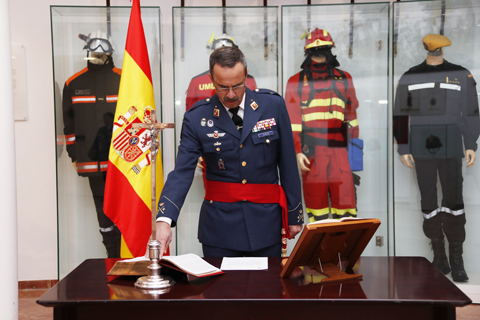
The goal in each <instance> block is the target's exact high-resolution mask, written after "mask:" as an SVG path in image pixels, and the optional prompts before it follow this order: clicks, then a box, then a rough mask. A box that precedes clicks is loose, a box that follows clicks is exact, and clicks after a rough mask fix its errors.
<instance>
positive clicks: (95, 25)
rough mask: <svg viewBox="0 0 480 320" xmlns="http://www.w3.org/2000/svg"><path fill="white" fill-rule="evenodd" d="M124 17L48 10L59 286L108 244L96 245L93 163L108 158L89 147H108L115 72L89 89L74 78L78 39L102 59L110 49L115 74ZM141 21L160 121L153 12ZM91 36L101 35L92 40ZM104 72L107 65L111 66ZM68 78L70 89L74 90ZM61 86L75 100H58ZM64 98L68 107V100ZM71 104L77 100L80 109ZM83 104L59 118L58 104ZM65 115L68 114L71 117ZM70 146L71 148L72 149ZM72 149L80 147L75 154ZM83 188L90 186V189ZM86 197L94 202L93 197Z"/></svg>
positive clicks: (156, 16) (99, 202)
mask: <svg viewBox="0 0 480 320" xmlns="http://www.w3.org/2000/svg"><path fill="white" fill-rule="evenodd" d="M129 17H130V8H129V7H128V8H127V7H125V8H119V7H109V8H106V7H59V6H52V7H51V22H52V46H53V48H52V51H53V65H54V79H55V126H56V133H57V201H58V237H59V240H58V242H59V244H58V251H59V252H58V255H59V277H60V278H63V277H64V276H65V275H66V274H67V273H69V272H70V271H71V270H72V269H73V268H75V267H76V266H77V265H78V264H79V263H80V262H82V261H83V260H85V259H87V258H104V257H106V246H104V245H103V244H102V241H106V242H107V241H108V237H106V238H103V237H102V235H101V234H100V232H99V225H100V226H101V227H103V228H105V227H108V225H109V223H108V222H104V218H102V214H101V212H103V179H104V178H103V176H104V171H103V169H98V168H99V167H98V162H97V161H100V163H102V162H104V161H105V160H106V159H105V157H107V156H102V154H103V153H102V152H101V150H106V152H107V153H106V154H107V155H108V148H109V145H108V146H106V147H104V148H103V149H102V148H99V149H94V148H92V147H93V143H94V141H95V138H96V137H97V136H98V137H103V140H105V141H108V142H107V143H108V144H109V141H110V140H109V137H107V136H108V134H107V133H108V132H109V130H108V124H107V123H110V125H111V123H112V121H113V116H111V115H110V116H109V113H114V112H115V105H116V102H115V101H114V100H113V102H111V101H110V100H111V99H110V98H111V97H110V96H115V95H116V94H117V93H118V84H119V80H120V77H119V75H118V72H115V71H113V70H112V69H111V68H110V69H109V70H107V69H108V68H106V67H105V66H98V68H99V69H101V70H102V71H101V72H102V75H101V76H98V77H97V78H96V79H97V82H93V81H91V79H89V80H88V81H84V80H85V78H83V77H81V74H80V73H79V72H80V71H81V70H83V69H84V68H86V67H87V60H86V57H87V51H86V50H83V48H84V46H85V44H86V43H85V41H83V40H81V39H79V34H83V35H86V36H89V37H90V38H91V40H92V41H91V42H90V44H91V49H92V50H97V51H98V50H100V49H101V48H103V51H108V49H107V47H108V45H109V44H112V45H113V46H114V49H115V51H114V52H113V54H112V57H113V63H114V65H115V67H116V68H120V69H121V68H122V64H123V54H124V48H125V41H126V36H127V28H128V21H129ZM142 20H143V25H144V29H145V36H146V39H147V47H148V51H149V57H150V65H151V68H152V78H153V79H152V80H153V87H154V92H155V99H156V100H155V102H156V107H157V110H158V111H157V114H161V104H160V50H159V42H160V39H159V37H160V36H159V30H160V10H159V8H142ZM107 21H110V30H111V31H110V32H111V33H110V34H111V38H109V37H108V36H106V34H107V32H108V30H107V29H108V27H107ZM97 30H100V31H101V32H97ZM95 38H99V39H105V38H107V40H109V41H101V40H94V39H95ZM99 45H101V47H100V46H99ZM108 65H111V63H109V64H107V66H108ZM103 70H105V71H103ZM74 75H76V77H74ZM74 78H75V81H77V82H74V80H73V79H74ZM69 79H70V80H71V82H70V83H71V84H72V86H74V88H73V89H75V90H76V92H74V94H73V96H71V95H70V94H68V97H67V94H63V93H62V92H63V88H64V85H65V83H66V81H68V80H69ZM82 81H83V82H82ZM92 96H93V100H92ZM72 98H74V99H73V100H72ZM75 99H76V100H75ZM79 99H83V100H82V101H80V100H79ZM89 99H90V100H89ZM103 99H104V100H103ZM63 100H65V101H63ZM70 100H71V101H70ZM89 101H93V102H94V103H90V104H86V103H85V104H84V105H85V109H83V110H80V109H78V108H71V109H70V108H69V107H66V112H64V111H63V108H62V103H63V102H65V103H66V104H69V105H70V106H71V105H74V104H76V103H77V102H78V103H84V102H89ZM102 101H105V102H102ZM78 105H79V104H77V106H78ZM87 108H88V109H87ZM67 109H68V110H67ZM69 110H70V111H69ZM71 110H74V112H72V111H71ZM85 110H89V111H88V112H87V111H85ZM102 128H103V129H102ZM64 130H65V131H64ZM64 133H65V135H64ZM102 133H105V134H106V135H107V136H105V134H102ZM74 138H75V141H76V146H74V144H73V143H72V142H73V139H74ZM97 141H102V139H99V140H98V139H97ZM79 142H82V143H79ZM80 145H83V148H81V147H80ZM67 150H68V151H67ZM93 150H100V152H93ZM75 160H76V161H77V163H76V164H77V168H76V169H77V170H75V168H74V167H73V166H72V161H75ZM92 162H93V163H92ZM90 164H93V165H94V167H95V169H94V170H93V171H96V172H91V171H92V170H90V167H89V165H90ZM98 171H102V172H98ZM89 182H90V183H92V185H93V186H94V187H92V189H91V188H90V183H89ZM93 194H95V195H96V196H95V197H94V196H93ZM96 208H97V209H98V210H99V212H100V214H99V216H100V218H99V220H97V209H96ZM107 231H108V230H107Z"/></svg>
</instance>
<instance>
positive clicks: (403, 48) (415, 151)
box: [393, 0, 480, 293]
mask: <svg viewBox="0 0 480 320" xmlns="http://www.w3.org/2000/svg"><path fill="white" fill-rule="evenodd" d="M442 3H445V6H444V7H443V8H442ZM442 12H444V15H443V14H442ZM479 13H480V3H479V2H478V1H464V0H455V1H445V2H444V1H442V2H440V1H431V2H430V1H416V2H401V3H400V2H396V3H395V5H394V19H395V37H394V41H395V48H396V51H395V52H394V77H393V85H394V93H395V111H394V127H393V129H394V133H395V136H396V141H395V145H394V178H395V179H394V188H395V189H394V190H395V193H394V208H395V252H396V255H408V256H418V255H420V256H425V257H426V258H428V259H429V260H430V261H432V259H433V256H434V255H433V251H432V248H431V246H430V243H431V242H432V246H433V249H434V250H435V264H436V265H437V266H438V267H439V269H443V271H444V272H448V269H450V267H455V270H458V265H459V264H458V263H456V262H458V261H459V260H460V257H461V248H462V243H463V240H464V237H465V231H466V241H465V242H464V243H463V251H464V253H463V260H464V263H465V269H466V272H467V274H468V277H470V281H469V284H476V285H477V286H478V284H479V283H480V273H479V272H478V270H477V266H478V265H479V263H480V255H479V254H478V244H479V241H480V236H479V235H478V233H477V230H476V226H478V225H480V216H479V215H478V214H477V212H478V211H479V209H480V198H479V197H478V194H479V191H480V190H479V184H478V182H477V180H476V179H477V178H478V177H480V167H479V166H478V164H475V165H473V166H470V167H467V164H466V162H467V160H468V159H466V158H465V157H464V152H465V149H470V150H472V151H471V152H472V153H473V152H474V151H475V150H476V148H477V142H476V141H477V140H478V136H479V133H480V121H479V117H478V97H477V95H478V93H477V92H478V87H475V80H474V79H477V80H478V79H479V78H480V69H479V67H480V57H478V55H476V54H475V52H476V49H475V48H477V47H478V46H479V43H480V42H479V40H480V33H479V32H478V31H479V24H478V15H479ZM442 30H443V34H444V35H445V36H446V37H448V39H449V40H451V45H450V46H448V43H447V42H448V39H445V38H442V37H440V36H439V34H440V33H442ZM428 34H436V35H437V36H436V37H432V36H429V37H427V38H425V42H426V43H427V47H428V48H429V49H430V50H434V49H435V48H437V47H440V48H443V52H438V51H437V52H432V53H428V51H427V50H426V49H425V48H424V45H423V43H422V42H423V39H424V36H426V35H428ZM445 41H446V42H445ZM411 68H412V69H411ZM407 71H408V73H407ZM401 155H402V156H403V157H402V156H401ZM408 155H412V156H413V160H414V163H412V162H411V161H408V164H409V165H411V166H412V168H410V167H408V166H407V165H404V164H402V161H401V159H402V158H403V159H409V156H408ZM410 160H411V159H410ZM422 213H423V214H422ZM465 217H466V220H467V223H466V225H465V226H464V223H465ZM444 234H445V237H444ZM430 239H431V240H430ZM443 239H445V241H446V242H447V243H446V244H445V245H444V244H443V243H442V240H443ZM449 247H450V248H451V249H452V251H450V252H451V253H453V256H452V255H450V257H449V258H447V257H448V256H449ZM445 250H446V255H445V254H442V252H445ZM448 259H450V265H449V263H448ZM448 276H449V277H451V274H448ZM460 278H461V277H460ZM458 279H459V278H458V276H457V280H458ZM465 292H467V291H465ZM477 293H478V292H477Z"/></svg>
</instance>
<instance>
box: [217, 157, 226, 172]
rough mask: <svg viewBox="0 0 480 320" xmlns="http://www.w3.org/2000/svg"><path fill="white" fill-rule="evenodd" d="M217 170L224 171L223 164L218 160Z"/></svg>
mask: <svg viewBox="0 0 480 320" xmlns="http://www.w3.org/2000/svg"><path fill="white" fill-rule="evenodd" d="M218 169H220V170H225V163H224V162H223V160H222V159H220V160H218Z"/></svg>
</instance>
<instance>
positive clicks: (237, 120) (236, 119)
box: [228, 107, 243, 133]
mask: <svg viewBox="0 0 480 320" xmlns="http://www.w3.org/2000/svg"><path fill="white" fill-rule="evenodd" d="M238 109H240V107H236V108H232V109H228V111H230V112H231V113H232V114H233V117H232V120H233V123H235V125H236V126H237V129H238V131H240V133H242V127H243V119H242V118H241V117H240V116H239V115H237V113H238Z"/></svg>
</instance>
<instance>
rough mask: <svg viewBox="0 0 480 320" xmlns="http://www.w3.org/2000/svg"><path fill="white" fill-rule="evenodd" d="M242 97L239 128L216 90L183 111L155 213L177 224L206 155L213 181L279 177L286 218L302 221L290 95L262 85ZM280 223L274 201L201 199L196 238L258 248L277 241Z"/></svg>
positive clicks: (208, 175)
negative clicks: (287, 98)
mask: <svg viewBox="0 0 480 320" xmlns="http://www.w3.org/2000/svg"><path fill="white" fill-rule="evenodd" d="M244 99H245V113H244V117H243V130H242V132H241V133H240V132H239V131H238V130H237V128H236V126H235V124H234V123H233V120H232V119H231V117H230V116H229V114H228V112H227V111H226V110H225V108H224V106H223V105H222V103H221V102H220V100H219V99H218V97H217V96H216V95H214V96H213V97H211V98H208V99H206V100H202V101H200V102H198V103H196V104H195V105H194V106H193V107H192V109H190V110H189V111H187V112H186V113H185V116H184V120H183V127H182V134H181V141H180V145H179V147H178V155H177V162H176V166H175V169H174V170H173V171H172V172H171V173H170V174H169V175H168V179H167V182H166V184H165V186H164V188H163V191H162V194H161V196H160V200H159V210H158V213H157V218H158V217H168V218H171V219H172V220H173V221H172V226H175V224H176V221H177V218H178V216H179V214H180V209H181V207H182V205H183V202H184V200H185V197H186V195H187V192H188V190H189V188H190V185H191V183H192V180H193V177H194V171H195V167H196V164H197V160H198V157H199V156H202V157H203V158H204V160H205V165H206V179H208V180H212V181H220V182H229V183H239V184H278V183H279V180H280V181H281V185H282V186H283V189H284V190H285V194H286V197H287V202H288V224H289V225H298V224H303V211H302V204H301V189H300V178H299V175H298V169H297V163H296V157H295V148H294V144H293V137H292V130H291V124H290V119H289V117H288V113H287V110H286V106H285V102H284V100H283V98H282V97H280V96H278V95H277V94H276V93H275V92H273V91H269V90H263V89H262V90H260V89H256V90H255V91H251V90H250V89H248V88H246V93H245V97H244ZM216 110H218V111H216ZM279 176H280V177H279ZM216 192H220V193H221V192H222V190H218V191H216ZM281 228H282V209H281V207H280V206H279V204H277V203H269V204H259V203H252V202H249V201H241V202H232V203H228V202H216V201H208V200H204V202H203V204H202V207H201V210H200V220H199V229H198V238H199V240H200V242H201V243H203V244H206V245H209V246H215V247H221V248H225V249H233V250H240V251H254V250H259V249H262V248H265V247H269V246H272V245H274V244H276V243H278V242H280V241H281Z"/></svg>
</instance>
